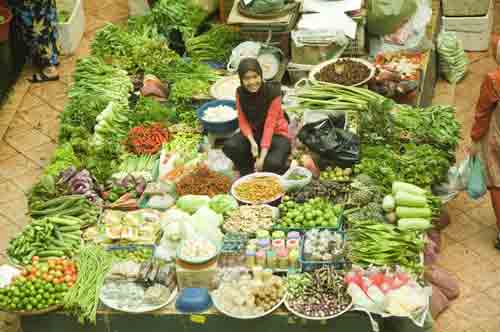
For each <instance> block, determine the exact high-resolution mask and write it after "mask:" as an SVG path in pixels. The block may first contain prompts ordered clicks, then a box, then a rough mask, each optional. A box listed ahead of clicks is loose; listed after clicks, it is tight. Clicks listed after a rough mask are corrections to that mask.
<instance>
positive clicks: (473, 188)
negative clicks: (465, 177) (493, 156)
mask: <svg viewBox="0 0 500 332" xmlns="http://www.w3.org/2000/svg"><path fill="white" fill-rule="evenodd" d="M469 166H470V177H469V181H468V184H467V194H468V195H469V197H470V198H472V199H479V198H481V197H482V196H483V195H484V194H486V192H487V191H488V188H487V187H486V174H485V171H484V165H483V162H482V161H481V159H479V158H478V157H472V159H471V162H470V164H469Z"/></svg>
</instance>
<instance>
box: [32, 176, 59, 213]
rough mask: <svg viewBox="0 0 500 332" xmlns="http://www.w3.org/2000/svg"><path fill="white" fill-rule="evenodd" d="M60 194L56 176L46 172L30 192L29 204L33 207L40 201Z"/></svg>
mask: <svg viewBox="0 0 500 332" xmlns="http://www.w3.org/2000/svg"><path fill="white" fill-rule="evenodd" d="M58 195H59V192H58V190H57V186H56V176H53V175H49V174H44V175H42V177H41V178H40V180H39V181H38V182H37V183H35V184H34V185H33V187H31V189H30V191H29V193H28V206H30V207H32V206H33V205H35V204H37V203H38V202H45V201H48V200H50V199H52V198H56V197H57V196H58Z"/></svg>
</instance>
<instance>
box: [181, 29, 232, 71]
mask: <svg viewBox="0 0 500 332" xmlns="http://www.w3.org/2000/svg"><path fill="white" fill-rule="evenodd" d="M240 41H241V37H240V34H239V33H238V32H236V31H234V30H233V29H231V27H229V26H228V25H225V24H216V25H214V26H212V27H211V28H210V29H209V30H208V31H207V32H205V33H203V34H201V35H199V36H196V37H192V38H189V39H188V40H186V51H187V54H188V55H189V57H190V58H191V59H194V60H197V61H209V60H215V61H221V62H226V61H228V59H229V56H230V55H231V51H232V50H233V48H235V47H236V46H237V45H238V43H239V42H240Z"/></svg>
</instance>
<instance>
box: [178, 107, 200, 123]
mask: <svg viewBox="0 0 500 332" xmlns="http://www.w3.org/2000/svg"><path fill="white" fill-rule="evenodd" d="M176 110H177V114H178V115H179V121H180V122H181V123H184V124H185V125H187V126H189V127H191V128H195V127H196V126H197V125H198V117H197V116H196V108H194V107H193V106H191V105H189V104H184V105H178V106H177V107H176Z"/></svg>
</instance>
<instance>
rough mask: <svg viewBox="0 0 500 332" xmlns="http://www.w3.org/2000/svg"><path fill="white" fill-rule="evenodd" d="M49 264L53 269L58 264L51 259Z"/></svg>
mask: <svg viewBox="0 0 500 332" xmlns="http://www.w3.org/2000/svg"><path fill="white" fill-rule="evenodd" d="M47 264H49V267H50V268H53V267H54V266H56V262H55V261H54V260H53V259H49V260H48V262H47Z"/></svg>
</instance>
